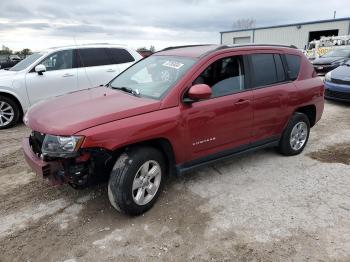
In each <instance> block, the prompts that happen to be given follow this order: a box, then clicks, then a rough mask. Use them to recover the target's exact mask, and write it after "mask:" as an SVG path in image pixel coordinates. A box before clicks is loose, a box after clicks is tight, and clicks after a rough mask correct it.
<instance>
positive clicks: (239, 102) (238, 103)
mask: <svg viewBox="0 0 350 262" xmlns="http://www.w3.org/2000/svg"><path fill="white" fill-rule="evenodd" d="M249 103H250V102H249V100H245V99H239V100H238V101H237V102H236V103H235V105H236V106H240V105H246V104H249Z"/></svg>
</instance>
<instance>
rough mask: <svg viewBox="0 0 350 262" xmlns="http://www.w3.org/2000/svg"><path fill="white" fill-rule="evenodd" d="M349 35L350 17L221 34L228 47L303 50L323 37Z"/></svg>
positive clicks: (223, 42)
mask: <svg viewBox="0 0 350 262" xmlns="http://www.w3.org/2000/svg"><path fill="white" fill-rule="evenodd" d="M348 34H350V17H347V18H338V19H331V20H319V21H312V22H305V23H297V24H286V25H277V26H269V27H257V28H251V29H243V30H231V31H223V32H220V35H221V43H222V44H226V45H232V44H243V43H257V44H259V43H265V44H284V45H295V46H297V47H298V48H301V49H304V48H305V47H306V46H307V44H308V43H309V42H310V41H312V40H319V39H320V37H322V36H338V35H348Z"/></svg>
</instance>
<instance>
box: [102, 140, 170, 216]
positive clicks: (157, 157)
mask: <svg viewBox="0 0 350 262" xmlns="http://www.w3.org/2000/svg"><path fill="white" fill-rule="evenodd" d="M165 172H166V168H165V162H164V158H163V155H162V154H161V152H159V151H158V150H157V149H155V148H152V147H138V148H134V149H131V150H128V151H127V152H125V153H123V154H122V155H121V156H120V157H119V158H118V160H117V161H116V163H115V165H114V167H113V169H112V172H111V175H110V179H109V182H108V197H109V200H110V202H111V204H112V206H113V207H115V208H116V209H117V210H118V211H121V212H123V213H126V214H129V215H140V214H142V213H144V212H146V211H147V210H149V209H150V208H151V207H152V206H153V204H154V203H155V202H156V200H157V198H158V196H159V194H160V192H161V189H162V187H163V185H164V181H165V177H166V173H165Z"/></svg>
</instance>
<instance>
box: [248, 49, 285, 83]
mask: <svg viewBox="0 0 350 262" xmlns="http://www.w3.org/2000/svg"><path fill="white" fill-rule="evenodd" d="M250 57H251V62H252V67H253V72H254V87H259V86H266V85H271V84H274V83H277V82H279V81H278V78H277V70H276V66H275V60H274V56H273V54H253V55H251V56H250Z"/></svg>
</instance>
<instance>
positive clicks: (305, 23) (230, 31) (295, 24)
mask: <svg viewBox="0 0 350 262" xmlns="http://www.w3.org/2000/svg"><path fill="white" fill-rule="evenodd" d="M346 20H349V21H350V17H343V18H336V19H327V20H317V21H311V22H302V23H293V24H284V25H274V26H263V27H254V28H248V29H238V30H227V31H221V32H220V34H223V33H233V32H243V31H251V30H259V29H269V28H277V27H287V26H298V25H310V24H321V23H330V22H338V21H346Z"/></svg>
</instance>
